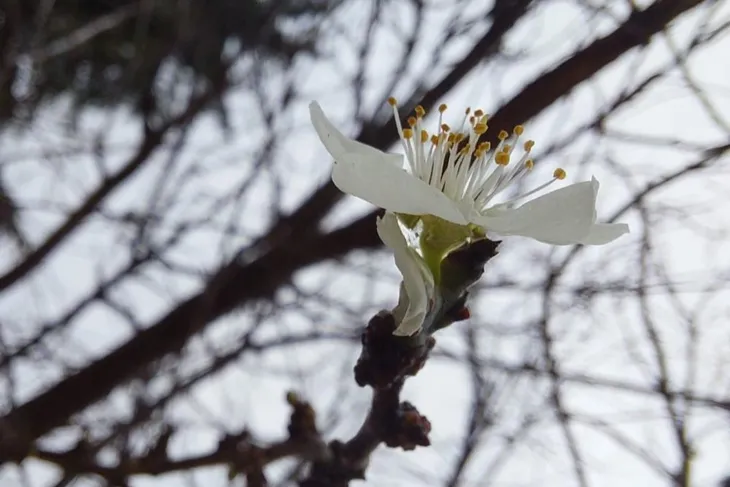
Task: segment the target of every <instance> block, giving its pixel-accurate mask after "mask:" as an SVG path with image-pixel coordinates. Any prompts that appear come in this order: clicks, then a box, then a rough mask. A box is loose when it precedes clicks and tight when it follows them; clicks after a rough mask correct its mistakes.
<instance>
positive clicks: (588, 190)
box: [475, 178, 598, 245]
mask: <svg viewBox="0 0 730 487" xmlns="http://www.w3.org/2000/svg"><path fill="white" fill-rule="evenodd" d="M597 193H598V181H597V180H596V179H595V178H593V179H592V180H591V181H585V182H582V183H576V184H571V185H570V186H566V187H565V188H561V189H558V190H555V191H552V192H550V193H547V194H545V195H542V196H540V197H538V198H535V199H534V200H532V201H529V202H527V203H525V204H524V205H522V206H520V207H519V208H515V209H490V210H487V212H486V213H485V214H484V215H482V216H481V217H480V218H479V219H477V221H476V222H475V223H477V224H479V225H482V226H483V227H484V228H485V230H487V231H492V232H495V233H497V234H501V235H521V236H523V237H531V238H534V239H536V240H539V241H541V242H545V243H549V244H554V245H569V244H577V243H581V241H582V240H583V239H584V238H586V237H587V236H588V234H589V232H590V231H591V229H592V228H593V225H594V223H595V221H596V194H597Z"/></svg>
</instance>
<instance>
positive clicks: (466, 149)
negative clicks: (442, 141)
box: [459, 144, 471, 154]
mask: <svg viewBox="0 0 730 487" xmlns="http://www.w3.org/2000/svg"><path fill="white" fill-rule="evenodd" d="M470 150H471V145H469V144H466V145H464V147H462V148H461V149H459V154H466V153H467V152H469V151H470Z"/></svg>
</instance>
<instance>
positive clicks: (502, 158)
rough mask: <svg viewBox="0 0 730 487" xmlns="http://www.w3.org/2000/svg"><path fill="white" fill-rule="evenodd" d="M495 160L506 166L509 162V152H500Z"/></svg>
mask: <svg viewBox="0 0 730 487" xmlns="http://www.w3.org/2000/svg"><path fill="white" fill-rule="evenodd" d="M494 162H495V163H497V164H499V165H500V166H506V165H507V164H509V154H507V153H506V152H499V153H498V154H497V155H495V156H494Z"/></svg>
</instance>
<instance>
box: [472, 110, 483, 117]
mask: <svg viewBox="0 0 730 487" xmlns="http://www.w3.org/2000/svg"><path fill="white" fill-rule="evenodd" d="M474 116H475V117H479V118H481V117H482V116H484V110H482V109H481V108H478V109H476V110H474Z"/></svg>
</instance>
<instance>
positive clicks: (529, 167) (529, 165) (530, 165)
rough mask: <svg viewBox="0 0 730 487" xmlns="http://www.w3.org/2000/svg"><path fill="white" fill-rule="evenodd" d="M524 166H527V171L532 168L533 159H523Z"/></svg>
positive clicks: (533, 165) (533, 164)
mask: <svg viewBox="0 0 730 487" xmlns="http://www.w3.org/2000/svg"><path fill="white" fill-rule="evenodd" d="M525 167H526V168H527V170H528V171H529V170H532V168H533V167H535V161H533V160H532V159H527V160H526V161H525Z"/></svg>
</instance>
